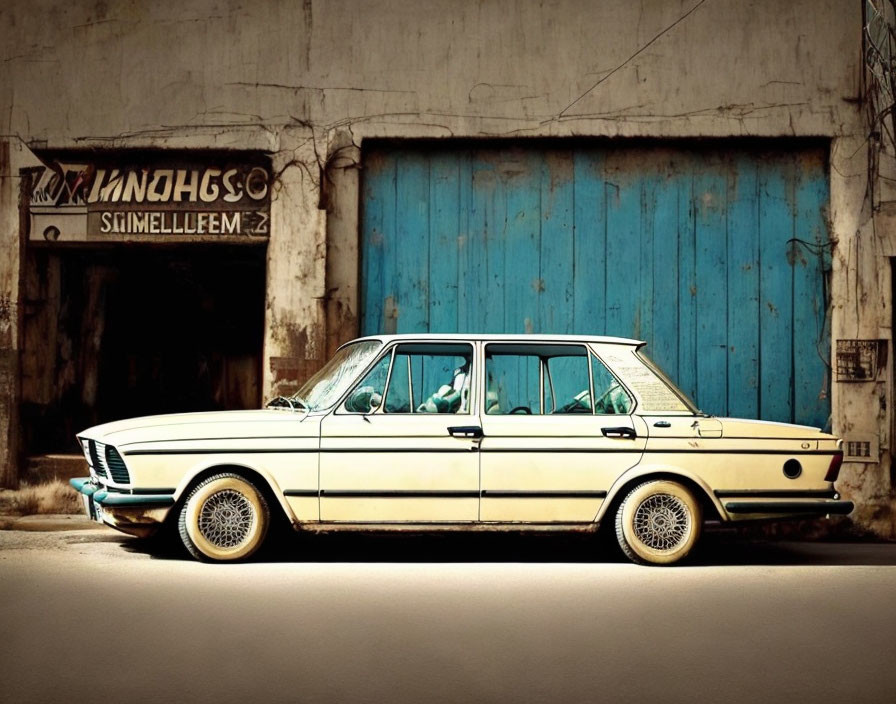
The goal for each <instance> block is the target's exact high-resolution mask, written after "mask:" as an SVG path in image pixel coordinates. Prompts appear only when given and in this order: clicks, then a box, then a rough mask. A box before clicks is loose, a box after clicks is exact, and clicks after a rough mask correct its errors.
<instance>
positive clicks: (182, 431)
mask: <svg viewBox="0 0 896 704" xmlns="http://www.w3.org/2000/svg"><path fill="white" fill-rule="evenodd" d="M307 417H308V414H307V413H305V412H302V411H288V410H275V409H264V410H253V411H213V412H207V413H173V414H170V415H163V416H143V417H140V418H130V419H128V420H118V421H114V422H112V423H104V424H103V425H96V426H94V427H92V428H87V429H86V430H84V431H82V432H80V433H78V437H82V438H88V439H91V440H99V441H100V442H104V443H107V444H109V445H117V446H120V445H128V444H131V443H139V442H150V441H154V442H155V441H160V440H199V439H209V440H213V439H219V438H241V439H247V438H260V437H266V438H270V437H304V436H311V435H315V434H316V433H317V429H316V428H315V427H312V426H313V424H303V423H302V421H303V420H305V419H306V418H307Z"/></svg>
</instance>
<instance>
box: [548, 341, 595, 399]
mask: <svg viewBox="0 0 896 704" xmlns="http://www.w3.org/2000/svg"><path fill="white" fill-rule="evenodd" d="M570 349H576V350H578V349H579V348H570ZM581 352H582V353H581V354H574V355H558V356H556V357H549V358H548V359H547V360H546V365H547V370H548V374H547V379H546V381H545V386H546V387H548V386H549V387H550V396H551V401H552V404H551V406H548V405H547V401H545V410H546V411H547V412H548V413H591V412H592V409H591V383H590V381H589V379H588V357H587V356H586V355H585V352H584V350H581ZM546 393H547V389H546ZM546 399H547V395H546Z"/></svg>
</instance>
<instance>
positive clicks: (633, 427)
mask: <svg viewBox="0 0 896 704" xmlns="http://www.w3.org/2000/svg"><path fill="white" fill-rule="evenodd" d="M484 355H485V370H484V371H485V379H484V384H483V386H484V403H483V407H482V413H481V420H482V429H483V433H484V437H483V439H482V443H481V450H480V453H479V454H480V462H481V470H480V471H481V485H482V486H481V488H482V498H481V504H480V520H482V521H502V522H504V521H510V522H516V521H520V522H532V523H552V522H557V523H576V522H590V521H592V520H593V519H594V517H595V516H596V515H597V512H598V510H599V509H600V506H601V504H602V502H603V500H604V498H605V497H606V494H607V490H608V489H609V487H610V486H611V485H612V483H613V481H614V480H615V479H616V477H618V476H619V475H620V474H621V473H622V472H624V471H625V470H626V469H628V468H630V467H632V466H634V465H635V464H637V463H638V462H639V461H640V458H641V455H642V453H643V450H644V446H645V444H646V441H647V426H646V425H645V423H644V421H643V420H642V419H641V418H639V417H637V416H633V415H632V414H631V411H632V407H633V402H632V399H631V397H630V395H629V394H628V393H627V391H626V390H625V389H624V388H623V387H622V385H621V384H619V382H618V381H617V380H616V379H615V378H614V377H613V375H612V374H610V372H609V371H608V370H607V368H606V367H605V366H604V365H603V364H602V363H601V362H600V360H598V359H597V357H596V356H594V355H593V354H592V353H591V352H590V351H589V350H588V349H587V347H586V346H585V345H582V344H560V343H557V344H530V343H519V344H517V343H514V344H509V343H492V344H488V345H486V346H485V349H484Z"/></svg>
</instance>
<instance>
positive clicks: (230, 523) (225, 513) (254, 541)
mask: <svg viewBox="0 0 896 704" xmlns="http://www.w3.org/2000/svg"><path fill="white" fill-rule="evenodd" d="M270 522H271V514H270V509H269V508H268V504H267V501H265V498H264V496H263V495H262V493H261V492H260V491H259V490H258V489H257V488H256V487H255V486H254V485H253V484H252V483H251V482H250V481H248V480H246V479H244V478H243V477H241V476H239V475H237V474H232V473H230V472H227V473H222V474H216V475H214V476H211V477H208V478H207V479H205V480H203V481H202V482H200V483H199V484H198V485H197V486H196V488H194V489H193V491H192V492H190V495H189V496H188V497H187V500H186V502H185V503H184V505H183V507H182V508H181V510H180V516H179V517H178V530H179V533H180V538H181V541H182V542H183V544H184V547H186V549H187V551H188V552H189V553H190V554H191V555H192V556H193V557H195V558H196V559H198V560H203V561H206V562H229V561H235V560H245V559H247V558H249V557H250V556H251V555H252V554H253V553H255V552H256V551H257V550H258V548H260V547H261V544H262V543H263V542H264V539H265V536H266V535H267V531H268V526H269V525H270Z"/></svg>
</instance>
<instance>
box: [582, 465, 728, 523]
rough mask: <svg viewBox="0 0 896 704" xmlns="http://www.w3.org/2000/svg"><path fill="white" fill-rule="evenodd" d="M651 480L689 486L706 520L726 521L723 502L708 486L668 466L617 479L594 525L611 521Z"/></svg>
mask: <svg viewBox="0 0 896 704" xmlns="http://www.w3.org/2000/svg"><path fill="white" fill-rule="evenodd" d="M652 479H668V480H671V481H675V482H678V483H679V484H682V485H683V486H686V487H687V488H688V489H690V490H691V491H692V492H693V493H694V497H695V498H696V499H697V500H698V501H699V502H700V504H701V506H702V508H703V520H704V521H706V520H725V512H724V509H723V508H722V503H721V502H720V501H719V500H718V499H717V498H716V496H715V494H714V493H713V491H712V489H711V488H710V487H709V485H708V484H707V483H706V482H705V481H704V480H703V479H701V478H700V477H698V476H697V475H695V474H693V473H691V472H688V471H686V470H682V469H681V468H680V467H674V466H669V465H652V466H640V465H639V466H638V467H635V468H633V469H632V470H630V471H628V472H626V473H625V474H623V475H622V476H621V477H619V479H617V480H616V481H615V482H614V483H613V485H612V486H611V487H610V490H609V491H608V492H607V498H606V499H605V500H604V502H603V504H601V507H600V510H599V511H598V513H597V516H596V517H595V519H594V520H595V522H597V523H603V522H604V520H605V519H606V518H607V516H610V517H611V518H612V516H613V515H615V513H616V510H617V509H618V508H619V505H620V504H621V503H622V500H623V499H624V498H625V497H626V496H627V495H628V493H629V492H630V491H631V490H632V489H634V488H635V487H636V486H638V485H639V484H643V483H644V482H645V481H650V480H652Z"/></svg>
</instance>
